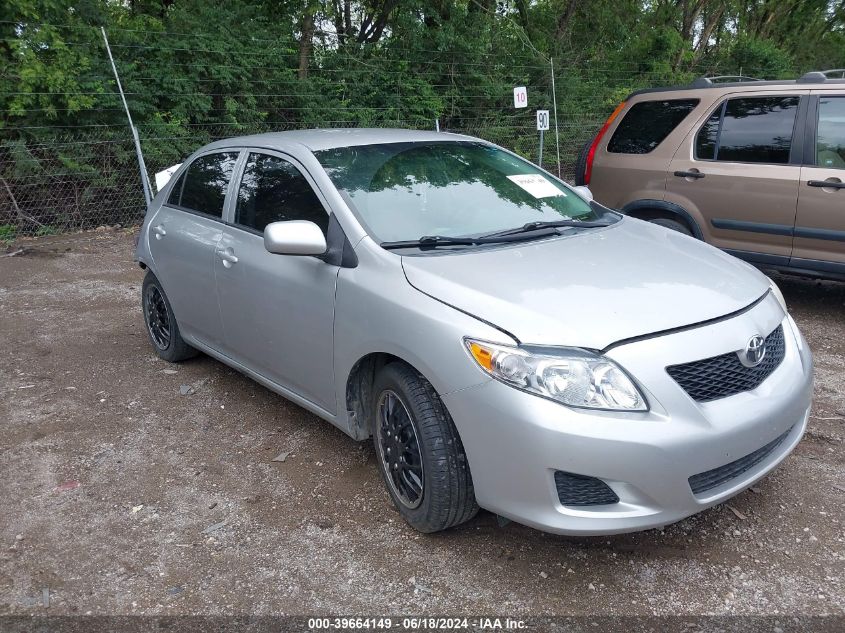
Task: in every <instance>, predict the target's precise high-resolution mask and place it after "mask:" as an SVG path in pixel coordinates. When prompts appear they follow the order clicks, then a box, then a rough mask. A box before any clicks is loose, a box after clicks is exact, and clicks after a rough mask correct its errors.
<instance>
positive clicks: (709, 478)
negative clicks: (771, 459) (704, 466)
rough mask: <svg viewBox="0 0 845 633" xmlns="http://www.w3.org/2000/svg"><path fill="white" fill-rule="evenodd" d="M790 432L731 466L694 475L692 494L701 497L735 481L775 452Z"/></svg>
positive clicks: (692, 478) (691, 480)
mask: <svg viewBox="0 0 845 633" xmlns="http://www.w3.org/2000/svg"><path fill="white" fill-rule="evenodd" d="M790 431H792V429H791V428H790V429H789V431H787V432H786V433H784V434H783V435H781V436H780V437H777V438H775V439H773V440H772V441H771V442H769V443H768V444H766V445H765V446H764V447H762V448H758V449H757V450H756V451H754V452H753V453H749V454H748V455H746V456H745V457H740V458H739V459H737V460H736V461H733V462H731V463H730V464H725V465H724V466H719V467H718V468H714V469H712V470H708V471H705V472H703V473H698V474H697V475H693V476H692V477H690V478H689V485H690V488H692V493H693V494H695V495H700V494H701V493H702V492H707V491H708V490H712V489H713V488H718V487H719V486H721V485H722V484H723V483H726V482H728V481H730V480H731V479H735V478H736V477H739V476H740V475H741V474H742V473H744V472H746V471H748V470H751V469H752V468H754V467H755V466H756V465H757V464H759V463H760V462H761V461H763V460H764V459H765V458H766V457H767V456H768V455H769V453H771V452H772V451H773V450H775V449H776V448H777V447H778V446H779V445H780V443H781V442H783V440H785V439H786V436H787V435H789V432H790Z"/></svg>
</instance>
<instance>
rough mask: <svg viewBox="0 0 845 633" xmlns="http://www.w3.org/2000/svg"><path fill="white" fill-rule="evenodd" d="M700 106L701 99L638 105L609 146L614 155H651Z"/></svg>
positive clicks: (648, 102) (646, 102)
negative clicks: (699, 100)
mask: <svg viewBox="0 0 845 633" xmlns="http://www.w3.org/2000/svg"><path fill="white" fill-rule="evenodd" d="M697 105H698V99H672V100H665V101H641V102H640V103H635V104H634V105H633V106H632V107H631V109H630V110H628V112H627V113H626V114H625V118H623V119H622V121H621V122H620V123H619V127H617V128H616V131H615V132H614V133H613V136H612V137H611V139H610V142H609V143H608V144H607V151H608V152H612V153H614V154H648V153H649V152H650V151H651V150H653V149H654V148H655V147H657V146H658V145H660V143H662V142H663V139H665V138H666V137H667V136H669V134H671V132H672V130H674V129H675V128H676V127H678V125H679V124H680V123H681V121H683V120H684V119H685V118H687V115H688V114H689V113H690V112H692V111H693V108H695V106H697Z"/></svg>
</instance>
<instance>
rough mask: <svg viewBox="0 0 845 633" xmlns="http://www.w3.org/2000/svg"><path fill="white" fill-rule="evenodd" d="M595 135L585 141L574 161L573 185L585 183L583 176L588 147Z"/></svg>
mask: <svg viewBox="0 0 845 633" xmlns="http://www.w3.org/2000/svg"><path fill="white" fill-rule="evenodd" d="M594 140H595V137H593V138H591V139H590V140H589V141H587V144H586V145H584V147H583V148H581V153H580V154H578V160H577V161H575V185H576V186H577V187H580V186H582V185H586V184H587V183H586V181H585V178H584V177H585V176H586V175H587V156H588V155H589V153H590V148H591V147H592V146H593V141H594Z"/></svg>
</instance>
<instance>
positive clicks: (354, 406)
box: [344, 352, 431, 440]
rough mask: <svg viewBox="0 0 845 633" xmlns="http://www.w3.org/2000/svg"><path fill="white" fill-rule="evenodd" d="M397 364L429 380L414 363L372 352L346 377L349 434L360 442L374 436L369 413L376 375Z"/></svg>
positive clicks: (398, 357) (390, 355)
mask: <svg viewBox="0 0 845 633" xmlns="http://www.w3.org/2000/svg"><path fill="white" fill-rule="evenodd" d="M395 362H399V363H403V364H404V365H407V366H408V367H410V368H411V369H413V370H414V371H415V372H417V373H418V374H420V375H421V376H422V377H423V378H425V379H426V380H428V378H426V376H425V374H424V373H423V372H421V371H420V370H419V369H418V368H417V367H415V366H414V364H413V363H411V362H409V361H407V360H406V359H404V358H402V357H400V356H397V355H396V354H391V353H389V352H370V353H369V354H366V355H365V356H363V357H361V358H359V359H358V360H357V361H356V362H355V364H354V365H352V369H351V370H350V371H349V375H348V376H347V377H346V390H345V394H344V403H345V406H346V411H347V415H348V416H349V432H350V435H352V436H353V437H355V438H356V439H358V440H365V439H367V438H368V437H370V436H371V435H372V432H371V428H370V423H369V422H370V421H369V420H368V412H369V411H370V409H371V406H372V403H373V400H372V399H373V395H374V394H373V383H374V381H375V377H376V374H377V373H378V371H379V370H380V369H381V368H382V367H384V366H386V365H389V364H390V363H395ZM429 382H431V381H430V380H429Z"/></svg>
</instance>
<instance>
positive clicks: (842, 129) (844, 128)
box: [816, 97, 845, 169]
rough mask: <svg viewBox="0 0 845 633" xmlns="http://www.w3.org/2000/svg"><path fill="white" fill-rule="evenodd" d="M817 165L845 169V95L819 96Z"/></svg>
mask: <svg viewBox="0 0 845 633" xmlns="http://www.w3.org/2000/svg"><path fill="white" fill-rule="evenodd" d="M816 165H818V166H819V167H827V168H829V169H845V97H820V98H819V125H818V131H817V133H816Z"/></svg>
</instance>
